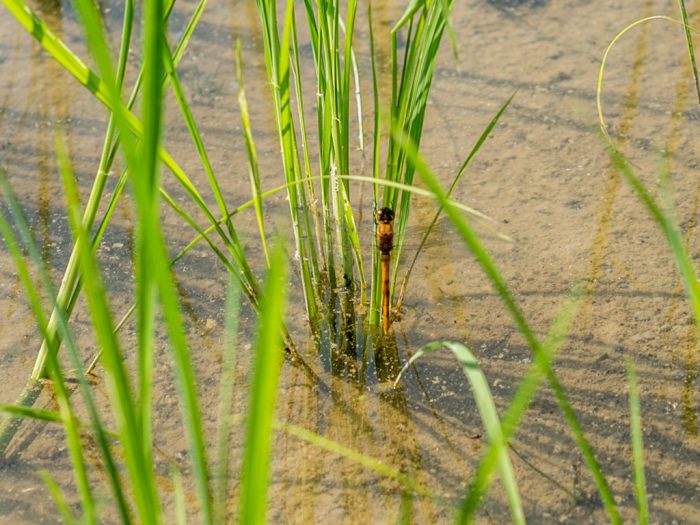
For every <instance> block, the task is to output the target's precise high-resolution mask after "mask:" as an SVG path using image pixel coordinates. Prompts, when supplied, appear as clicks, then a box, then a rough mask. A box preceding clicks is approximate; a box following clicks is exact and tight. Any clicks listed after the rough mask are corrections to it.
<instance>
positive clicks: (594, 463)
mask: <svg viewBox="0 0 700 525" xmlns="http://www.w3.org/2000/svg"><path fill="white" fill-rule="evenodd" d="M392 133H393V134H394V135H395V140H396V141H397V143H398V144H399V145H400V146H401V147H402V148H403V149H404V151H405V152H406V155H407V157H408V159H409V161H410V162H412V163H413V164H414V165H415V167H416V170H417V172H418V174H419V175H420V177H421V179H422V180H423V182H424V183H425V184H426V186H427V187H428V188H429V189H430V190H431V191H432V192H433V194H434V195H435V198H436V201H437V202H438V204H439V205H440V206H442V207H443V208H444V210H445V213H446V214H447V215H448V217H449V218H450V220H451V221H452V223H453V224H454V226H455V228H456V229H457V232H458V233H459V235H460V236H461V238H462V240H463V242H464V244H465V245H466V246H467V247H468V248H469V250H470V251H471V252H472V254H473V255H474V256H475V258H476V260H477V262H478V263H479V264H480V265H481V267H482V269H483V270H484V273H485V274H486V276H487V277H488V278H489V280H490V281H491V283H492V285H493V286H494V288H495V289H496V291H497V292H498V294H499V296H500V297H501V300H502V301H503V303H504V305H505V307H506V309H507V310H508V312H509V313H510V315H511V317H512V318H513V320H514V322H515V324H516V326H517V327H518V329H519V330H520V332H521V333H522V334H523V336H524V337H525V339H526V341H527V344H528V346H529V347H530V349H531V351H532V353H533V355H534V357H535V360H536V362H537V363H538V365H539V366H541V367H542V371H543V373H544V374H545V376H546V377H547V380H548V381H549V384H550V387H551V388H552V391H553V393H554V395H555V397H556V399H557V403H558V404H559V408H560V410H561V411H562V413H563V415H564V417H565V418H566V421H567V423H568V425H569V427H570V429H571V431H572V432H573V434H574V437H575V439H576V442H577V444H578V447H579V449H580V450H581V454H582V455H583V458H584V459H585V461H586V464H587V465H588V468H589V469H590V471H591V474H592V475H593V479H594V481H595V483H596V487H597V488H598V492H599V494H600V497H601V500H602V501H603V505H604V506H605V510H606V511H607V513H608V516H609V517H610V520H611V522H613V523H615V524H618V523H621V517H620V514H619V511H618V509H617V505H616V503H615V499H614V498H613V495H612V491H611V489H610V486H609V484H608V482H607V480H606V478H605V476H604V475H603V472H602V470H601V468H600V465H599V464H598V460H597V459H596V458H595V455H594V453H593V449H592V448H591V446H590V444H589V443H588V440H587V439H586V437H585V435H584V433H583V429H582V427H581V424H580V423H579V421H578V418H577V417H576V413H575V412H574V410H573V408H572V407H571V404H570V403H569V400H568V398H567V396H566V393H565V392H564V388H563V387H562V385H561V383H560V382H559V380H558V379H557V377H556V375H555V374H554V371H553V370H552V368H551V366H550V365H549V361H548V360H547V359H546V358H545V354H544V350H543V347H542V344H541V343H540V342H539V340H538V339H537V338H536V337H535V335H534V333H533V332H532V330H531V329H530V326H529V324H528V323H527V321H526V320H525V317H524V315H523V313H522V312H521V310H520V308H519V307H518V305H517V304H516V302H515V299H514V298H513V296H512V295H511V293H510V291H509V290H508V286H507V285H506V282H505V280H504V279H503V277H502V276H501V273H500V272H499V271H498V269H497V267H496V265H495V264H494V262H493V261H492V260H491V257H490V256H489V254H488V252H487V251H486V249H485V247H484V246H483V244H482V243H481V241H480V240H479V238H478V237H477V236H476V234H475V233H474V231H473V230H472V229H471V227H470V226H469V224H468V223H467V221H466V220H465V219H464V217H463V216H462V215H461V214H460V213H459V212H458V211H457V209H456V208H455V207H454V206H453V205H452V204H451V202H450V201H449V199H447V196H446V193H445V191H444V190H443V189H442V187H441V186H440V184H439V183H438V181H437V179H436V178H435V176H434V175H433V174H432V172H431V171H430V168H428V166H427V164H426V163H425V161H424V160H423V158H422V157H421V155H420V154H419V153H418V151H417V149H416V146H415V144H413V142H412V141H411V140H410V138H408V137H407V136H406V135H405V134H404V133H402V132H401V131H400V130H399V129H397V128H394V130H392ZM477 503H478V498H477V497H475V496H474V497H472V496H471V495H470V497H468V498H467V499H466V500H465V502H464V504H463V506H462V514H461V518H460V522H462V523H464V522H466V521H467V519H468V516H469V514H470V512H473V510H474V509H475V508H476V504H477Z"/></svg>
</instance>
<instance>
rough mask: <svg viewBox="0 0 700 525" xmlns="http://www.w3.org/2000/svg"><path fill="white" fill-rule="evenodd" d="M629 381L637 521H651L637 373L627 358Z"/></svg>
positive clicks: (644, 523) (641, 524)
mask: <svg viewBox="0 0 700 525" xmlns="http://www.w3.org/2000/svg"><path fill="white" fill-rule="evenodd" d="M627 383H628V384H629V389H630V435H631V437H632V461H633V466H634V498H635V500H636V501H637V523H638V524H639V525H646V524H647V523H649V504H648V502H647V491H646V481H645V479H644V445H643V443H642V416H641V411H640V408H639V394H638V392H637V375H636V372H635V370H634V361H633V360H632V358H630V357H628V358H627Z"/></svg>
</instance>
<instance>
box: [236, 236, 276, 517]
mask: <svg viewBox="0 0 700 525" xmlns="http://www.w3.org/2000/svg"><path fill="white" fill-rule="evenodd" d="M270 262H271V264H270V270H269V272H268V275H267V279H266V281H265V288H264V292H263V294H262V298H261V301H260V324H259V326H258V335H257V337H256V340H255V346H254V349H255V365H254V371H253V380H252V384H251V392H250V402H249V405H248V407H249V408H248V415H247V419H248V421H247V431H246V442H245V457H244V458H243V473H242V476H241V501H240V523H241V524H243V525H248V524H252V525H256V524H258V523H264V522H265V510H266V508H267V488H268V480H269V464H270V446H271V429H272V419H273V413H274V409H275V401H276V398H277V387H278V384H279V374H280V369H281V365H282V355H283V347H282V338H281V335H280V334H281V329H282V324H283V318H284V303H285V295H286V294H285V292H286V289H287V261H286V258H285V253H284V248H283V246H282V244H281V243H280V242H278V243H277V245H276V246H275V248H274V250H273V251H272V258H271V261H270Z"/></svg>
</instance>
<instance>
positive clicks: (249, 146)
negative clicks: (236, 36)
mask: <svg viewBox="0 0 700 525" xmlns="http://www.w3.org/2000/svg"><path fill="white" fill-rule="evenodd" d="M236 77H237V78H238V107H239V108H240V110H241V121H242V124H243V138H244V140H245V145H246V153H247V154H248V174H249V176H250V189H251V192H252V195H253V201H254V202H255V218H256V219H257V221H258V232H260V243H261V244H262V247H263V252H264V254H265V262H266V263H267V266H268V267H269V266H270V254H269V253H268V248H267V236H266V235H265V219H264V216H263V200H262V197H261V196H260V193H261V191H260V170H259V166H258V153H257V151H256V149H255V142H254V140H253V130H252V129H251V126H250V115H249V112H248V100H247V99H246V96H245V88H244V84H243V60H242V58H241V42H240V40H236Z"/></svg>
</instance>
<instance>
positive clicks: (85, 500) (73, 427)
mask: <svg viewBox="0 0 700 525" xmlns="http://www.w3.org/2000/svg"><path fill="white" fill-rule="evenodd" d="M0 179H1V180H0V184H1V185H2V192H3V193H4V196H5V199H6V201H10V200H11V199H12V200H14V199H13V197H12V196H10V193H9V188H8V187H7V181H6V180H5V174H4V173H0ZM15 206H16V202H11V203H10V207H11V208H15ZM15 211H16V210H15ZM20 221H22V218H21V217H19V216H17V215H16V216H15V222H20ZM0 233H1V234H2V237H4V239H5V244H6V245H7V247H8V248H9V250H10V253H11V254H12V258H13V259H14V262H15V266H16V267H17V271H18V273H19V276H20V280H21V282H22V284H23V285H24V287H25V291H26V293H27V298H28V301H29V304H30V307H31V309H32V311H33V313H34V315H35V317H36V320H37V323H38V325H39V331H40V333H41V334H43V335H46V333H47V332H46V329H47V328H46V327H47V325H48V322H47V318H46V315H45V313H44V310H43V308H42V306H41V300H40V298H39V293H38V290H37V289H36V287H35V286H34V284H33V281H32V279H31V277H30V274H29V270H28V265H27V262H26V260H25V259H24V257H23V255H22V253H21V251H20V248H19V245H18V243H17V240H16V239H15V236H14V234H13V232H12V230H11V229H10V225H9V223H8V221H7V219H6V217H5V214H4V213H2V212H0ZM52 350H53V349H52ZM47 366H48V371H49V374H50V376H51V378H52V379H53V384H54V389H55V397H56V401H57V403H58V413H59V415H60V418H61V422H62V423H63V429H64V431H65V434H66V441H67V444H68V451H69V454H70V458H71V462H72V464H73V473H74V474H75V478H76V483H77V485H78V491H79V493H80V499H81V502H82V506H83V511H84V513H85V515H84V518H85V522H86V523H96V517H95V506H94V501H93V498H92V491H91V489H90V482H89V480H88V475H87V467H86V465H85V460H84V454H83V447H82V443H81V439H80V432H79V430H78V423H77V419H76V418H75V414H74V412H73V407H72V405H71V402H70V395H69V394H68V391H67V389H66V385H65V383H64V380H63V374H62V373H61V369H60V367H59V364H58V362H57V360H56V353H55V351H52V352H49V356H48V365H47ZM24 408H25V410H26V409H28V407H24ZM59 495H60V494H59ZM61 499H62V498H57V499H56V502H57V504H59V506H60V504H61Z"/></svg>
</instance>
